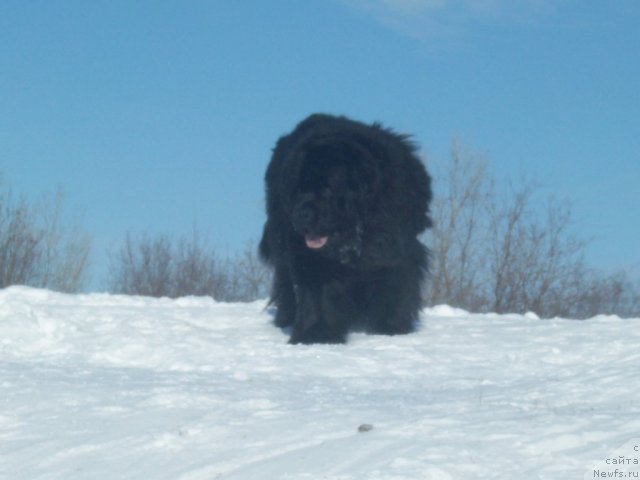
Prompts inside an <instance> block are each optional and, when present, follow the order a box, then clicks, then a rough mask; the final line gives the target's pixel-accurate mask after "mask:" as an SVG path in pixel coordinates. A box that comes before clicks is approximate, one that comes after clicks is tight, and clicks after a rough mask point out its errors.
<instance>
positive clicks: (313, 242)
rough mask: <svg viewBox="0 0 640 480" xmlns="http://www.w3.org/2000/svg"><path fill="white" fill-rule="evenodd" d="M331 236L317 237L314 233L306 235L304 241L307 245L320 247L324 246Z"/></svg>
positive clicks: (315, 247) (314, 247)
mask: <svg viewBox="0 0 640 480" xmlns="http://www.w3.org/2000/svg"><path fill="white" fill-rule="evenodd" d="M327 240H329V237H316V236H313V235H305V237H304V241H305V242H306V244H307V247H309V248H313V249H318V248H322V247H324V245H325V243H327Z"/></svg>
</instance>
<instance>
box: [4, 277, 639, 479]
mask: <svg viewBox="0 0 640 480" xmlns="http://www.w3.org/2000/svg"><path fill="white" fill-rule="evenodd" d="M271 318H272V314H271V312H269V311H268V310H265V302H255V303H250V304H224V303H216V302H214V301H213V300H211V299H209V298H182V299H177V300H169V299H150V298H142V297H126V296H115V295H106V294H88V295H63V294H57V293H52V292H49V291H44V290H35V289H30V288H25V287H12V288H9V289H6V290H2V291H0V478H2V479H5V478H6V479H11V480H14V479H29V480H35V479H47V480H50V479H64V480H69V479H92V480H95V479H105V480H106V479H109V480H112V479H183V480H212V479H230V480H231V479H248V480H253V479H270V480H271V479H334V480H338V479H340V480H351V479H353V480H355V479H358V480H360V479H373V480H375V479H380V480H382V479H384V480H400V479H458V478H461V479H462V478H464V479H469V478H501V479H510V478H514V479H515V478H519V479H537V478H545V479H553V478H558V479H560V478H563V479H566V478H600V477H599V476H600V474H601V473H608V472H610V473H613V472H614V469H618V470H617V471H619V472H624V473H625V474H626V475H627V476H628V478H638V477H637V476H636V477H634V476H633V475H634V472H637V471H638V465H637V462H636V463H635V464H634V459H636V460H637V459H640V453H639V452H638V451H637V450H634V448H636V447H637V446H638V444H640V439H638V437H640V328H639V327H640V320H639V319H628V320H622V319H619V318H617V317H606V316H601V317H596V318H593V319H590V320H587V321H572V320H564V319H553V320H540V319H538V318H537V317H535V315H525V316H521V315H474V314H469V313H467V312H464V311H460V310H455V309H452V308H449V307H444V306H440V307H435V308H431V309H426V310H425V311H424V312H423V315H422V327H421V329H420V330H419V331H418V332H417V333H415V334H411V335H407V336H397V337H385V336H367V335H364V334H355V335H351V337H350V341H349V343H348V344H347V345H337V346H336V345H332V346H328V345H317V346H316V345H314V346H291V345H287V344H286V340H287V335H286V334H285V333H283V332H281V331H280V330H278V329H277V328H275V327H273V326H272V325H271V323H270V322H271ZM621 447H624V448H623V450H619V449H620V448H621ZM613 455H617V456H616V457H612V456H613ZM621 456H623V457H624V458H623V460H630V461H623V462H622V464H621V463H620V462H619V460H620V457H621ZM612 458H614V459H617V461H616V462H615V463H612V462H611V461H609V462H607V460H611V459H612ZM634 468H635V470H634ZM596 475H598V476H596ZM635 475H638V474H637V473H635ZM602 476H603V477H604V475H602ZM609 476H613V475H609ZM618 478H620V477H618Z"/></svg>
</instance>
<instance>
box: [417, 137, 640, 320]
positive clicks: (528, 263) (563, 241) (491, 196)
mask: <svg viewBox="0 0 640 480" xmlns="http://www.w3.org/2000/svg"><path fill="white" fill-rule="evenodd" d="M434 184H435V185H436V195H435V199H434V203H433V219H434V228H433V230H432V232H431V233H430V238H429V239H428V240H427V243H428V244H429V245H430V247H431V249H432V255H431V281H430V283H429V284H428V291H427V293H426V298H427V301H428V303H430V304H436V303H448V304H450V305H454V306H457V307H461V308H465V309H468V310H472V311H479V312H488V311H494V312H499V313H505V312H520V313H524V312H527V311H533V312H536V313H537V314H538V315H540V316H543V317H553V316H569V317H573V318H585V317H588V316H592V315H595V314H596V313H616V314H620V315H640V289H639V288H638V285H636V284H634V283H633V282H632V281H631V280H629V277H628V276H627V275H624V274H620V273H616V274H613V275H605V274H602V273H599V272H597V271H595V270H594V269H591V268H589V267H588V266H587V265H586V264H585V261H584V251H585V246H586V245H587V242H586V241H585V240H582V239H579V238H576V237H575V236H574V235H572V233H571V226H572V220H573V213H572V209H571V205H570V204H569V203H567V202H562V201H558V200H557V199H553V198H551V199H541V198H540V197H541V190H542V189H541V188H540V186H539V185H537V184H536V183H534V182H530V181H528V182H527V181H524V182H521V184H520V185H519V186H517V187H514V186H513V185H511V186H510V188H509V189H508V190H507V191H506V192H504V193H501V194H499V193H498V192H497V189H496V187H495V185H496V183H495V181H494V179H493V176H492V175H491V172H490V169H489V164H488V162H487V161H486V159H485V158H484V157H482V156H479V155H477V154H475V153H473V152H470V151H468V150H465V149H463V148H462V147H461V145H460V143H459V142H458V141H455V140H454V142H453V144H452V149H451V162H450V163H449V165H448V169H447V171H446V173H445V174H443V175H442V176H441V178H440V179H438V178H437V177H436V181H435V182H434ZM438 186H440V190H438V189H437V187H438Z"/></svg>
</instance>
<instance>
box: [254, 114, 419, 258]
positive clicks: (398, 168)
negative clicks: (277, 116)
mask: <svg viewBox="0 0 640 480" xmlns="http://www.w3.org/2000/svg"><path fill="white" fill-rule="evenodd" d="M266 183H267V213H268V221H267V225H266V227H265V236H264V238H263V242H262V245H263V247H261V248H262V253H263V257H265V258H274V257H278V256H284V255H289V254H290V253H292V252H300V251H302V252H305V253H311V254H314V255H319V256H321V257H324V258H327V259H330V260H332V261H337V262H339V263H341V264H343V265H348V266H351V267H355V268H359V269H362V268H364V269H368V268H377V267H380V266H385V265H393V264H395V263H397V262H398V261H399V258H400V257H401V256H402V251H403V248H404V244H405V243H406V242H407V241H408V240H409V239H411V238H415V236H416V235H417V234H418V233H419V232H421V231H422V230H424V228H426V227H427V226H428V225H429V222H430V220H429V218H428V210H427V205H428V202H429V199H430V196H431V193H430V188H429V177H428V175H427V174H426V172H425V170H424V167H423V166H422V164H421V162H420V161H419V160H418V159H417V157H416V156H415V149H414V146H413V145H412V144H411V142H409V141H408V140H407V138H406V137H404V136H402V135H397V134H395V133H393V132H392V131H390V130H386V129H384V128H382V127H381V126H379V125H377V124H374V125H365V124H362V123H360V122H354V121H351V120H348V119H346V118H344V117H332V116H328V115H312V116H310V117H308V118H307V119H306V120H304V121H303V122H301V123H300V124H299V125H298V126H297V127H296V128H295V129H294V131H293V132H292V133H291V134H289V135H286V136H284V137H282V138H280V140H279V141H278V143H277V145H276V148H275V150H274V153H273V156H272V160H271V162H270V164H269V167H268V169H267V174H266ZM291 247H293V249H294V250H293V251H292V250H291Z"/></svg>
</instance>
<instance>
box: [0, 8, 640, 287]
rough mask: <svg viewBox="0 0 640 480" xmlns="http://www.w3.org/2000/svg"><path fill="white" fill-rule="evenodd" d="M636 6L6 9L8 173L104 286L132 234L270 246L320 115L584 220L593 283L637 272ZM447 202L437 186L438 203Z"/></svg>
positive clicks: (0, 126) (1, 101)
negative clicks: (268, 204) (269, 230)
mask: <svg viewBox="0 0 640 480" xmlns="http://www.w3.org/2000/svg"><path fill="white" fill-rule="evenodd" d="M639 25H640V2H637V1H636V0H616V1H577V0H576V1H570V0H566V1H565V0H557V1H546V0H519V1H513V0H476V1H471V0H457V1H453V0H370V1H365V0H304V1H302V0H260V1H258V0H254V1H248V0H247V1H235V0H233V1H232V0H216V1H214V0H211V1H204V0H198V1H177V0H174V1H163V0H155V1H146V0H145V1H142V0H139V1H131V0H126V1H122V0H109V1H106V0H104V1H103V0H94V1H90V2H87V1H84V0H81V1H68V0H60V1H56V2H51V1H46V0H40V1H39V0H33V1H23V0H5V1H2V2H0V172H2V173H3V176H4V177H5V179H6V180H7V181H8V182H9V183H10V184H11V185H12V187H13V190H14V191H15V192H17V193H23V194H25V195H26V196H28V197H30V198H31V197H33V198H35V197H37V196H38V194H40V193H42V192H45V191H52V190H54V189H55V188H56V187H62V188H63V189H64V191H65V192H66V194H67V202H66V207H67V212H68V213H69V214H72V215H81V217H82V219H83V223H84V226H85V227H86V228H87V230H89V231H90V233H91V234H92V235H93V239H94V252H93V277H94V278H93V282H92V285H93V287H94V288H101V284H102V280H103V277H104V274H105V272H106V251H107V249H108V248H113V247H117V246H118V245H119V243H120V242H121V241H122V239H123V238H124V235H125V234H126V232H133V233H142V232H151V233H154V232H166V233H175V234H183V233H187V234H188V233H189V232H190V231H191V229H192V227H193V225H194V224H197V225H198V226H199V228H200V230H202V231H203V232H204V233H205V234H206V235H207V236H208V237H209V238H210V239H211V240H212V241H213V243H214V244H215V245H216V247H217V248H218V250H219V251H220V253H222V254H226V253H233V252H235V251H237V250H239V249H241V248H243V247H244V245H245V244H246V242H247V241H248V240H250V239H253V240H257V239H258V238H259V235H260V232H261V228H262V222H263V220H264V213H263V210H264V206H263V200H264V194H263V184H262V180H263V173H264V169H265V167H266V164H267V162H268V160H269V156H270V151H271V148H272V147H273V145H274V143H275V141H276V139H277V138H278V136H280V135H282V134H283V133H286V132H287V131H289V130H290V129H291V128H292V127H293V126H294V125H295V124H296V123H297V122H298V121H299V120H300V119H302V118H303V117H305V116H306V115H308V114H309V113H311V112H316V111H322V112H330V113H340V114H346V115H349V116H352V117H354V118H356V119H359V120H364V121H367V122H369V121H376V120H379V121H382V122H383V123H384V124H386V125H389V126H391V127H394V128H395V129H397V130H399V131H402V132H406V133H412V134H413V135H414V138H415V140H416V141H417V142H418V143H419V144H420V145H421V146H422V151H423V153H424V155H425V157H426V163H427V165H428V166H429V168H432V169H434V170H437V169H438V168H439V166H440V165H442V164H444V163H445V162H446V160H447V154H448V150H449V146H450V144H451V141H452V139H453V138H454V137H458V138H459V139H460V140H461V141H462V142H463V143H464V144H465V145H467V146H468V147H470V148H471V149H473V150H476V151H478V152H482V153H484V154H486V155H487V157H488V158H489V159H490V160H491V162H492V164H493V165H494V167H495V170H496V173H497V175H498V178H501V179H502V178H508V177H511V178H519V177H520V176H521V175H525V176H527V177H531V178H536V179H537V180H539V181H540V183H541V184H543V185H544V186H545V189H546V191H548V192H549V193H555V194H556V195H557V196H558V197H560V198H565V199H569V200H571V201H573V202H574V213H575V218H576V220H577V222H576V225H575V226H574V231H575V232H576V233H577V234H578V235H580V236H582V237H585V238H593V242H592V243H591V245H590V246H589V249H588V260H589V261H590V263H591V264H593V265H595V266H597V267H601V268H605V269H617V268H631V269H635V273H637V272H638V270H640V248H639V246H638V241H637V239H638V238H640V187H639V186H638V184H639V183H640V47H639V46H640V28H639ZM436 189H437V185H436Z"/></svg>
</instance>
